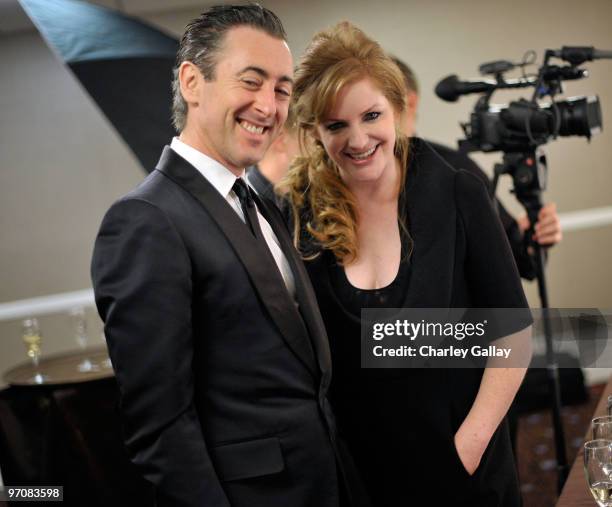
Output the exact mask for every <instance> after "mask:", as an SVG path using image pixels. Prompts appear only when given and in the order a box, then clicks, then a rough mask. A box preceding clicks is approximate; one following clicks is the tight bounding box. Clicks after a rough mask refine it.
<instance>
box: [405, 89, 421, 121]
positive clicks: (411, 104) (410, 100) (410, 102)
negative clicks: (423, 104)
mask: <svg viewBox="0 0 612 507" xmlns="http://www.w3.org/2000/svg"><path fill="white" fill-rule="evenodd" d="M418 107H419V96H418V95H417V93H416V92H415V91H410V92H408V93H407V94H406V112H407V113H408V115H409V116H411V117H414V116H416V112H417V109H418Z"/></svg>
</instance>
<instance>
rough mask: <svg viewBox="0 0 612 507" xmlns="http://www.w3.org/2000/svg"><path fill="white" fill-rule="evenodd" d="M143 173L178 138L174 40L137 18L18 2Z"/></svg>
mask: <svg viewBox="0 0 612 507" xmlns="http://www.w3.org/2000/svg"><path fill="white" fill-rule="evenodd" d="M20 3H21V5H22V7H23V9H24V10H25V12H26V13H27V15H28V16H29V17H30V19H31V20H32V22H33V23H34V25H35V26H36V27H37V28H38V30H39V31H40V33H41V35H42V37H43V39H44V40H45V41H46V43H47V44H48V45H49V46H50V47H51V49H52V50H53V51H54V53H55V54H56V55H57V56H58V57H59V58H60V59H61V60H62V62H64V63H65V64H66V65H67V66H68V68H69V69H70V70H71V71H72V72H73V73H74V75H75V76H76V77H77V79H78V80H79V81H80V83H81V85H82V86H83V88H85V90H86V91H87V93H89V95H90V96H91V97H92V99H93V100H94V101H95V102H96V104H97V105H98V107H99V108H100V109H101V110H102V112H103V113H104V114H105V115H106V117H107V118H108V119H109V121H110V122H111V123H112V125H113V126H114V127H115V129H116V130H117V132H119V134H120V135H121V137H122V138H123V140H124V141H125V142H126V144H127V145H128V146H129V148H130V149H131V150H132V152H133V153H134V154H135V155H136V157H137V158H138V160H139V161H140V163H141V164H142V166H143V168H144V169H145V170H146V171H147V172H150V171H152V170H153V169H154V168H155V164H156V163H157V161H158V159H159V154H160V153H161V151H162V149H163V147H164V145H166V144H168V143H169V142H170V140H171V139H172V136H173V135H175V131H174V128H173V127H172V121H171V111H170V108H171V104H172V91H171V83H172V68H173V66H174V59H175V55H176V50H177V48H178V41H177V40H176V39H175V38H174V37H172V36H170V35H167V34H165V33H163V32H162V31H160V30H158V29H157V28H154V27H152V26H150V25H147V24H145V23H143V22H142V21H140V20H137V19H135V18H132V17H129V16H125V15H124V14H122V13H120V12H118V11H115V10H112V9H108V8H105V7H100V6H97V5H92V4H88V3H85V2H80V1H77V0H20Z"/></svg>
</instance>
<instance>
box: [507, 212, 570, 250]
mask: <svg viewBox="0 0 612 507" xmlns="http://www.w3.org/2000/svg"><path fill="white" fill-rule="evenodd" d="M517 223H518V226H519V229H520V230H521V232H522V233H524V232H525V231H526V230H527V229H529V226H530V225H531V224H530V223H529V218H527V215H523V216H522V217H519V218H518V219H517ZM533 239H534V240H535V241H536V242H537V243H538V244H540V245H542V246H553V245H556V244H557V243H559V242H560V241H561V240H562V239H563V233H562V232H561V222H560V221H559V215H557V206H556V204H555V203H554V202H550V203H548V204H546V205H545V206H543V207H542V209H541V210H540V213H538V221H537V222H536V224H535V231H534V235H533Z"/></svg>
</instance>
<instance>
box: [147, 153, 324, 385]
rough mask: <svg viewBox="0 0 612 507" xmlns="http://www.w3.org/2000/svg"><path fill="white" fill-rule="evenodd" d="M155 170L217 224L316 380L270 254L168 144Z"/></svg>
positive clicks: (297, 320)
mask: <svg viewBox="0 0 612 507" xmlns="http://www.w3.org/2000/svg"><path fill="white" fill-rule="evenodd" d="M156 169H157V170H159V171H161V172H162V173H163V174H165V175H166V176H167V177H168V178H170V179H171V180H172V181H174V182H175V183H177V184H178V185H180V186H181V187H182V188H184V189H185V190H186V191H187V192H189V193H190V194H191V195H192V196H193V197H195V199H197V201H198V202H199V203H200V204H201V205H202V206H203V207H204V208H205V209H206V211H207V212H208V213H209V214H210V216H211V217H212V218H213V220H214V221H215V222H216V223H217V225H218V226H219V228H220V229H221V231H222V232H223V234H224V235H225V237H226V238H227V240H228V241H229V243H230V244H231V246H232V248H233V249H234V251H235V252H236V255H237V256H238V258H239V259H240V261H241V262H242V264H243V265H244V267H245V269H246V271H247V273H248V275H249V278H250V279H251V282H252V283H253V287H254V288H255V291H256V292H257V294H258V295H259V298H260V301H261V303H262V305H263V306H264V307H265V308H266V309H267V310H268V313H269V314H270V316H271V317H272V320H273V321H274V323H275V324H276V326H277V328H278V330H279V331H280V334H281V336H282V337H283V339H284V340H285V342H286V344H287V345H288V346H289V348H290V349H291V350H292V351H293V352H294V353H295V355H296V356H297V357H298V358H299V359H300V360H301V361H302V363H303V364H304V365H305V366H306V368H307V369H308V370H309V371H310V373H311V374H312V375H313V376H314V377H315V379H317V378H318V377H319V375H318V374H317V373H316V370H317V368H316V364H315V358H314V353H313V350H312V345H311V343H310V340H309V339H308V334H307V330H306V328H305V326H304V323H303V321H302V319H301V318H300V315H299V313H298V311H297V308H296V307H295V304H294V303H293V298H292V297H291V296H290V294H289V293H288V291H287V288H286V286H285V283H284V282H283V279H282V277H281V275H280V272H279V271H278V268H277V266H276V264H275V263H274V260H273V258H272V256H271V254H270V253H269V252H267V251H265V250H264V248H262V246H263V245H262V244H261V243H260V242H258V241H257V240H256V239H255V238H254V237H253V236H252V235H251V234H248V229H247V228H246V226H245V224H244V222H242V220H240V217H239V216H238V215H237V214H236V212H235V211H234V210H233V209H232V208H231V206H230V205H229V204H228V202H227V201H226V200H225V199H224V198H223V197H222V196H221V195H220V194H219V192H217V190H216V189H215V188H214V187H213V186H212V185H211V184H210V183H209V182H208V180H207V179H206V178H205V177H203V176H202V175H201V174H200V173H199V172H198V171H197V170H196V169H195V168H194V167H193V166H192V165H191V164H189V163H188V162H187V161H186V160H184V159H183V158H182V157H180V156H179V155H177V154H176V153H175V152H174V150H172V148H170V147H169V146H166V147H165V148H164V151H163V153H162V156H161V158H160V161H159V163H158V164H157V167H156ZM275 232H276V231H275ZM292 267H293V266H292Z"/></svg>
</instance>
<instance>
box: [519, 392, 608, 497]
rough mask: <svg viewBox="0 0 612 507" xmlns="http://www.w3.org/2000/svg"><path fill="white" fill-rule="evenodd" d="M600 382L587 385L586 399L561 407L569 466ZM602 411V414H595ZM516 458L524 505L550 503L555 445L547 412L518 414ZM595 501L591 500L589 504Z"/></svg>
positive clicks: (588, 421)
mask: <svg viewBox="0 0 612 507" xmlns="http://www.w3.org/2000/svg"><path fill="white" fill-rule="evenodd" d="M604 387H605V386H604V385H603V384H601V385H596V386H592V387H590V388H589V401H587V402H586V403H584V404H581V405H576V406H572V407H564V408H563V411H562V416H563V424H564V431H565V440H566V448H567V455H568V460H569V463H570V466H571V465H572V464H573V462H574V460H575V459H576V455H577V452H578V451H580V450H581V447H582V444H583V442H584V436H585V434H586V432H587V430H588V429H589V426H590V424H591V419H592V417H593V413H594V412H595V408H596V407H597V402H598V401H599V398H600V397H601V393H602V391H603V389H604ZM597 415H605V414H597ZM517 459H518V468H519V477H520V480H521V491H522V494H523V502H524V507H552V506H554V505H555V503H556V501H557V491H556V489H557V474H556V462H555V445H554V440H553V430H552V422H551V417H550V412H547V411H542V412H534V413H532V414H529V415H524V416H521V417H520V419H519V426H518V435H517ZM593 505H595V504H593Z"/></svg>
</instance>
